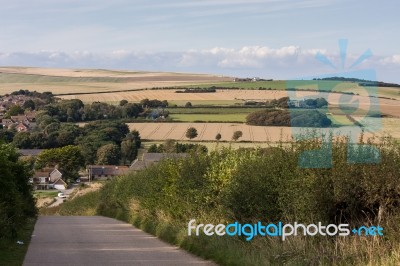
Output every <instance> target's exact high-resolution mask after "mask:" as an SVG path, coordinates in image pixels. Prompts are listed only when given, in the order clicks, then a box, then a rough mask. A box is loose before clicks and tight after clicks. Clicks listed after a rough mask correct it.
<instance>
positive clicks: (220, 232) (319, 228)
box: [188, 219, 383, 241]
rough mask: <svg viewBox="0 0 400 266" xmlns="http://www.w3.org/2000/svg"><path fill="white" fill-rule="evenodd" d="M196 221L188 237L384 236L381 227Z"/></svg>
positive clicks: (192, 223) (248, 238)
mask: <svg viewBox="0 0 400 266" xmlns="http://www.w3.org/2000/svg"><path fill="white" fill-rule="evenodd" d="M195 223H196V220H195V219H192V220H190V221H189V223H188V236H192V234H194V235H195V236H199V235H200V234H204V235H206V236H213V235H215V236H225V235H226V236H243V237H245V238H246V241H250V240H252V239H253V238H254V237H256V236H263V237H266V236H269V237H280V238H281V239H282V241H285V240H286V238H287V237H289V236H299V235H303V236H316V235H320V236H349V235H351V234H353V235H355V236H383V228H382V227H381V226H379V225H378V226H369V227H368V226H361V227H359V228H353V229H352V230H350V225H349V224H339V225H335V224H329V225H326V226H324V225H322V223H321V222H319V223H317V224H308V225H305V224H301V223H297V222H295V223H294V224H284V223H282V222H278V223H268V224H265V223H262V222H258V223H255V224H241V223H239V222H234V223H230V224H228V225H224V224H218V225H213V224H198V225H196V224H195Z"/></svg>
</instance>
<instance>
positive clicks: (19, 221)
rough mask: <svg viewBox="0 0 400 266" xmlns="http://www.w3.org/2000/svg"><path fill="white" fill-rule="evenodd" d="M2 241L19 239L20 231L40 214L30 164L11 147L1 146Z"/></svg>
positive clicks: (0, 231) (0, 229)
mask: <svg viewBox="0 0 400 266" xmlns="http://www.w3.org/2000/svg"><path fill="white" fill-rule="evenodd" d="M0 173H1V174H0V238H3V237H6V238H15V237H17V230H18V229H20V228H21V227H23V226H24V225H25V224H26V222H27V220H28V218H30V217H34V216H35V215H36V207H35V201H34V199H33V197H32V191H31V190H32V187H31V186H30V185H29V183H28V181H29V178H30V177H31V176H32V173H31V171H30V169H29V167H28V165H27V164H26V163H24V162H22V161H20V160H19V155H18V153H17V151H16V150H15V148H13V146H11V145H10V144H2V143H0Z"/></svg>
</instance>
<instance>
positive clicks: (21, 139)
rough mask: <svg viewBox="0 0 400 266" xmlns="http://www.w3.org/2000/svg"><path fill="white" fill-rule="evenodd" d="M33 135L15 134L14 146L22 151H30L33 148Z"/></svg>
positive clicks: (27, 133) (25, 133) (26, 133)
mask: <svg viewBox="0 0 400 266" xmlns="http://www.w3.org/2000/svg"><path fill="white" fill-rule="evenodd" d="M30 136H31V133H29V132H18V133H17V134H15V136H14V139H13V144H14V145H15V146H16V147H18V148H20V149H30V148H31V140H30Z"/></svg>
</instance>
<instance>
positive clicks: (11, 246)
mask: <svg viewBox="0 0 400 266" xmlns="http://www.w3.org/2000/svg"><path fill="white" fill-rule="evenodd" d="M35 222H36V219H31V220H29V221H28V223H27V225H26V226H25V227H24V228H21V229H20V230H19V232H18V237H17V238H16V239H13V240H10V239H0V265H7V266H14V265H15V266H17V265H22V263H23V261H24V258H25V254H26V251H27V250H28V246H29V242H30V240H31V236H32V232H33V228H34V227H35ZM17 241H22V242H24V244H23V245H19V244H17Z"/></svg>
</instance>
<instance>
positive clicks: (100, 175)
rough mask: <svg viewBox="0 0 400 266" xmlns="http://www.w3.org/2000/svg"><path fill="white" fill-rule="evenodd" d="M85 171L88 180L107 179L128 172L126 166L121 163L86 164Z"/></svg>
mask: <svg viewBox="0 0 400 266" xmlns="http://www.w3.org/2000/svg"><path fill="white" fill-rule="evenodd" d="M86 171H87V173H88V176H89V178H90V180H94V179H96V180H109V179H112V178H113V177H116V176H120V175H124V174H126V173H128V171H129V167H128V166H121V165H88V166H87V167H86Z"/></svg>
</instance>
